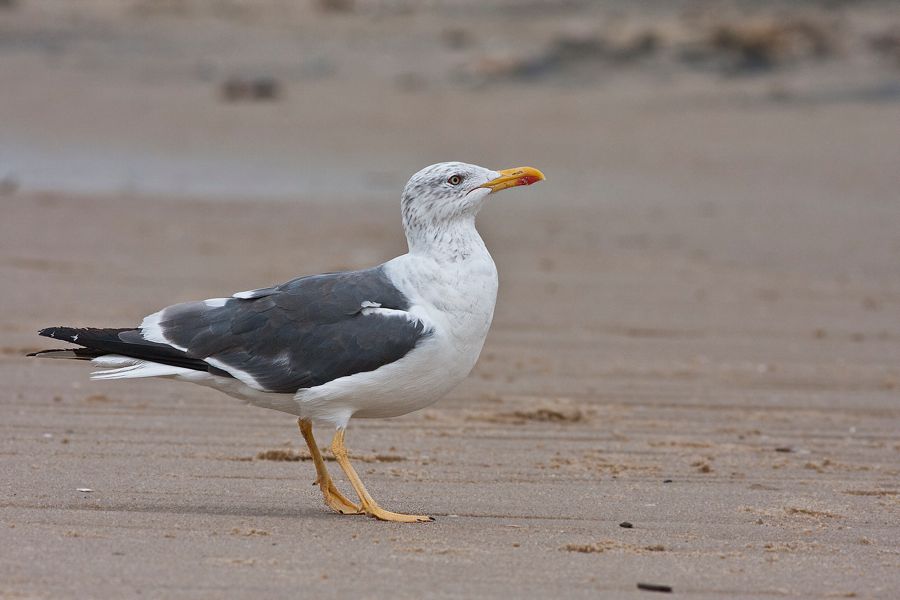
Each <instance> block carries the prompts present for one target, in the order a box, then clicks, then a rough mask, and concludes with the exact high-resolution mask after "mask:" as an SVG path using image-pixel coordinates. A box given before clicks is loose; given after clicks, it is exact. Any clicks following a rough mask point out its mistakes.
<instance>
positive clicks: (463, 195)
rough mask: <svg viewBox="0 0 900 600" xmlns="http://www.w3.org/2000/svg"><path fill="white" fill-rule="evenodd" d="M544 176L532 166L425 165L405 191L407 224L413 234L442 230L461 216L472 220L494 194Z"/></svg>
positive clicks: (539, 179)
mask: <svg viewBox="0 0 900 600" xmlns="http://www.w3.org/2000/svg"><path fill="white" fill-rule="evenodd" d="M543 179H544V174H543V173H541V172H540V171H538V170H537V169H533V168H531V167H517V168H515V169H504V170H502V171H492V170H491V169H485V168H484V167H479V166H477V165H469V164H466V163H461V162H445V163H438V164H436V165H431V166H430V167H425V168H424V169H422V170H421V171H419V172H418V173H416V174H415V175H413V176H412V177H411V178H410V179H409V182H408V183H407V184H406V188H405V189H404V190H403V198H402V201H401V208H402V212H403V226H404V228H405V229H406V230H407V234H409V233H410V232H411V231H427V230H441V229H444V227H445V226H446V225H447V224H451V223H453V222H454V221H458V220H460V219H462V220H466V221H468V220H471V219H473V218H474V217H475V215H476V214H477V213H478V211H479V210H480V209H481V206H482V204H484V200H485V198H487V197H488V196H489V195H490V194H493V193H494V192H499V191H501V190H505V189H508V188H511V187H516V186H520V185H531V184H532V183H535V182H538V181H543Z"/></svg>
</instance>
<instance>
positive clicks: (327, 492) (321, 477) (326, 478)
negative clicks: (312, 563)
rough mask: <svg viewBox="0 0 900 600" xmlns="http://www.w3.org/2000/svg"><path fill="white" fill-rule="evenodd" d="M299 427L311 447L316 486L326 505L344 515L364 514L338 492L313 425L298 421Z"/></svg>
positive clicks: (301, 420)
mask: <svg viewBox="0 0 900 600" xmlns="http://www.w3.org/2000/svg"><path fill="white" fill-rule="evenodd" d="M297 426H298V427H300V433H301V434H302V435H303V439H304V440H306V445H307V446H309V453H310V455H311V456H312V459H313V464H315V465H316V482H315V484H316V485H318V486H319V489H321V490H322V495H323V496H324V497H325V504H327V505H328V506H329V507H330V508H331V509H332V510H334V511H335V512H339V513H341V514H342V515H359V514H362V510H361V509H360V507H359V506H357V505H356V504H354V503H353V502H350V501H349V500H347V498H346V497H345V496H344V495H343V494H342V493H341V492H340V491H338V489H337V487H335V485H334V481H333V480H332V479H331V475H329V474H328V469H326V468H325V461H324V460H322V453H321V452H319V446H318V445H317V444H316V438H315V437H314V436H313V431H312V423H311V422H310V421H307V420H306V419H297Z"/></svg>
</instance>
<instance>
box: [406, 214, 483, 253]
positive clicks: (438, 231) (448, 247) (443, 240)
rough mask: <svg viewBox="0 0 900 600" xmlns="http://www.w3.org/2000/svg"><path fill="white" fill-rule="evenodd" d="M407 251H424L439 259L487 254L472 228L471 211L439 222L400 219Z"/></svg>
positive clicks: (472, 217)
mask: <svg viewBox="0 0 900 600" xmlns="http://www.w3.org/2000/svg"><path fill="white" fill-rule="evenodd" d="M403 225H404V227H403V228H404V230H405V232H406V242H407V244H408V245H409V253H410V254H414V255H427V256H430V257H431V258H433V259H435V260H438V261H440V262H452V263H456V262H462V261H466V260H469V259H470V258H472V257H482V256H485V255H486V256H488V257H489V256H490V254H488V251H487V248H486V247H485V245H484V241H483V240H482V239H481V236H480V235H479V234H478V230H477V229H475V215H472V214H466V215H459V216H457V217H455V218H453V219H451V220H448V221H443V222H441V223H440V224H434V223H428V224H422V223H415V224H411V223H404V224H403Z"/></svg>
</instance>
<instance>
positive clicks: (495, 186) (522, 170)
mask: <svg viewBox="0 0 900 600" xmlns="http://www.w3.org/2000/svg"><path fill="white" fill-rule="evenodd" d="M498 173H500V177H498V178H497V179H494V180H492V181H488V182H487V183H485V184H484V185H480V186H478V187H483V188H488V189H490V190H491V192H492V193H493V192H499V191H500V190H505V189H506V188H511V187H516V186H518V185H531V184H532V183H537V182H538V181H543V180H544V179H546V177H544V174H543V173H541V172H540V171H538V170H537V169H534V168H532V167H516V168H515V169H504V170H503V171H498Z"/></svg>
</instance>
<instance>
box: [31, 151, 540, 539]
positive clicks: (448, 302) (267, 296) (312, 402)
mask: <svg viewBox="0 0 900 600" xmlns="http://www.w3.org/2000/svg"><path fill="white" fill-rule="evenodd" d="M543 179H544V176H543V174H542V173H541V172H540V171H538V170H537V169H532V168H530V167H521V168H516V169H507V170H503V171H492V170H490V169H485V168H482V167H478V166H475V165H469V164H465V163H458V162H448V163H440V164H436V165H432V166H430V167H427V168H425V169H422V170H421V171H419V172H418V173H416V174H415V175H413V177H412V178H411V179H410V180H409V182H408V183H407V184H406V188H405V189H404V191H403V196H402V200H401V209H402V215H403V229H404V231H405V233H406V239H407V242H408V243H409V252H408V253H407V254H404V255H403V256H399V257H397V258H395V259H393V260H390V261H388V262H386V263H384V264H382V265H380V266H377V267H374V268H371V269H366V270H362V271H352V272H344V273H328V274H324V275H313V276H310V277H300V278H298V279H293V280H291V281H288V282H287V283H283V284H281V285H277V286H274V287H268V288H262V289H257V290H251V291H247V292H240V293H237V294H234V295H233V296H231V297H230V298H213V299H210V300H203V301H200V302H186V303H183V304H175V305H173V306H169V307H167V308H164V309H162V310H161V311H159V312H156V313H153V314H152V315H150V316H148V317H146V318H144V320H143V322H142V323H141V324H140V326H139V327H128V328H123V329H119V328H116V329H109V328H74V327H49V328H47V329H43V330H41V332H40V335H43V336H46V337H51V338H55V339H58V340H62V341H66V342H73V343H75V344H78V345H79V346H81V347H79V348H73V349H63V350H45V351H42V352H37V353H35V355H37V356H42V357H51V358H76V359H83V360H90V361H92V362H93V363H94V364H95V365H97V366H99V367H103V368H104V369H105V370H101V371H97V372H95V373H93V374H92V377H93V378H94V379H104V380H106V379H129V378H136V377H168V378H174V379H177V380H183V381H190V382H193V383H198V384H201V385H206V386H209V387H213V388H216V389H218V390H221V391H223V392H225V393H227V394H230V395H232V396H236V397H238V398H240V399H242V400H245V401H247V402H249V403H251V404H254V405H257V406H261V407H264V408H272V409H275V410H280V411H283V412H286V413H290V414H292V415H297V417H298V424H299V426H300V431H301V433H302V434H303V437H304V439H305V440H306V443H307V445H308V446H309V450H310V453H311V455H312V458H313V462H314V463H315V467H316V474H317V477H316V483H317V484H318V485H319V487H320V488H321V490H322V493H323V495H324V497H325V503H326V504H327V505H328V506H329V507H331V508H332V509H334V510H335V511H337V512H339V513H342V514H367V515H370V516H372V517H376V518H378V519H382V520H386V521H403V522H416V521H428V520H431V519H430V517H426V516H422V515H408V514H401V513H394V512H390V511H387V510H384V509H383V508H381V507H380V506H379V505H378V504H377V503H376V502H375V500H373V499H372V497H371V496H370V495H369V493H368V491H366V488H365V486H363V484H362V481H360V479H359V476H358V475H357V473H356V471H355V470H354V468H353V466H352V465H351V464H350V461H349V459H348V456H347V450H346V448H345V446H344V431H345V429H346V427H347V424H348V422H349V421H350V419H351V418H352V417H361V418H371V417H395V416H399V415H404V414H406V413H409V412H412V411H414V410H418V409H420V408H424V407H426V406H428V405H430V404H432V403H434V402H435V401H436V400H438V399H439V398H440V397H441V396H443V395H444V394H446V393H447V392H448V391H450V390H451V389H452V388H453V387H454V386H456V385H457V384H458V383H459V382H461V381H462V380H463V379H465V377H466V376H467V375H468V374H469V372H470V371H471V370H472V367H474V366H475V362H476V361H477V360H478V355H479V353H480V352H481V348H482V346H483V344H484V340H485V337H486V336H487V333H488V329H489V327H490V325H491V319H492V318H493V314H494V303H495V300H496V297H497V269H496V267H495V266H494V261H493V259H492V258H491V255H490V253H488V250H487V248H486V247H485V245H484V242H483V241H482V239H481V236H480V235H479V234H478V231H477V230H476V229H475V215H476V214H477V213H478V211H479V210H480V209H481V207H482V205H483V203H484V201H485V199H486V198H487V197H488V195H489V194H491V193H493V192H497V191H500V190H504V189H507V188H510V187H514V186H520V185H530V184H532V183H534V182H537V181H541V180H543ZM313 423H316V424H328V425H331V426H333V427H335V428H336V430H337V431H336V433H335V435H334V438H333V440H332V443H331V450H332V451H333V452H334V455H335V457H336V458H337V461H338V464H339V465H340V466H341V468H342V469H343V471H344V473H346V475H347V478H348V479H349V480H350V483H351V485H352V486H353V488H354V490H355V491H356V494H357V495H358V496H359V504H356V503H355V502H352V501H350V500H348V499H347V498H346V497H345V496H344V495H342V494H341V493H340V492H339V491H338V489H337V488H336V487H335V485H334V482H333V481H332V479H331V477H330V476H329V474H328V471H327V469H326V468H325V463H324V462H323V460H322V455H321V452H320V451H319V448H318V446H317V445H316V440H315V438H314V437H313V433H312V425H313Z"/></svg>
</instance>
